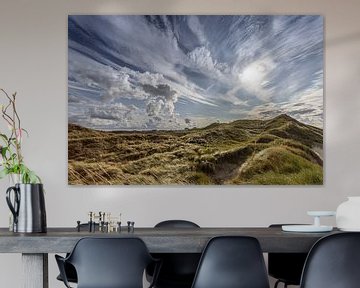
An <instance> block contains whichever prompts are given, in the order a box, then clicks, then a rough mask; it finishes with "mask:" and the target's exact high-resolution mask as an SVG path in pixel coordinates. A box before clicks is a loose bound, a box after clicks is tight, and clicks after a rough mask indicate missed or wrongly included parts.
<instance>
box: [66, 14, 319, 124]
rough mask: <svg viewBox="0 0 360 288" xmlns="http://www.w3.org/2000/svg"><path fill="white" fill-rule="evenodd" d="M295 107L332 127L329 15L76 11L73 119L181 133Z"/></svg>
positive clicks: (295, 112) (291, 111)
mask: <svg viewBox="0 0 360 288" xmlns="http://www.w3.org/2000/svg"><path fill="white" fill-rule="evenodd" d="M283 113H286V114H288V115H290V116H292V117H293V118H295V119H297V120H299V121H301V122H304V123H306V124H310V125H314V126H317V127H320V128H322V127H323V17H322V16H317V15H288V16H287V15H284V16H272V15H270V16H267V15H263V16H261V15H258V16H251V15H247V16H241V15H236V16H224V15H223V16H221V15H219V16H206V15H205V16H196V15H191V16H190V15H189V16H176V15H172V16H169V15H161V16H157V15H151V16H145V15H132V16H125V15H121V16H119V15H103V16H94V15H72V16H69V18H68V119H69V123H73V124H78V125H81V126H84V127H88V128H93V129H99V130H179V129H185V128H193V127H204V126H206V125H209V124H211V123H214V122H231V121H234V120H238V119H269V118H272V117H274V116H277V115H279V114H283Z"/></svg>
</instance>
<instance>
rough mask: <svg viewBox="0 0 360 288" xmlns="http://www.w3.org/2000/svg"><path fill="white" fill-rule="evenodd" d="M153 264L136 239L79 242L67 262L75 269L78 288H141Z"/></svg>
mask: <svg viewBox="0 0 360 288" xmlns="http://www.w3.org/2000/svg"><path fill="white" fill-rule="evenodd" d="M152 260H153V259H152V257H151V256H150V254H149V252H148V249H147V247H146V245H145V243H144V242H143V241H142V240H141V239H138V238H82V239H80V240H79V241H78V242H77V244H76V246H75V247H74V249H73V251H72V252H71V254H70V255H69V257H68V259H67V261H68V262H69V263H71V264H72V265H73V266H74V267H75V269H76V272H77V276H78V286H77V287H78V288H82V287H86V288H90V287H94V288H95V287H97V288H98V287H101V288H130V287H131V288H142V287H143V282H142V281H143V273H144V270H145V268H146V267H147V266H148V265H149V264H150V263H151V262H152Z"/></svg>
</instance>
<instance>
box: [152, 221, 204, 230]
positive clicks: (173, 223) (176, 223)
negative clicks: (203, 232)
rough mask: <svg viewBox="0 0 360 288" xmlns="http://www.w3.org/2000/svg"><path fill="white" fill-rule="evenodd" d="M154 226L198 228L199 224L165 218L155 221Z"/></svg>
mask: <svg viewBox="0 0 360 288" xmlns="http://www.w3.org/2000/svg"><path fill="white" fill-rule="evenodd" d="M155 228H200V226H199V225H197V224H196V223H194V222H191V221H188V220H165V221H162V222H159V223H157V224H156V225H155Z"/></svg>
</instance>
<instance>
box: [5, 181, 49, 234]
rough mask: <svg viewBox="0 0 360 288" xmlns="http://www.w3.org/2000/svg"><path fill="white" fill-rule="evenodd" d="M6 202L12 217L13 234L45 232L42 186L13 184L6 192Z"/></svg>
mask: <svg viewBox="0 0 360 288" xmlns="http://www.w3.org/2000/svg"><path fill="white" fill-rule="evenodd" d="M12 192H13V193H14V195H13V197H11V194H12ZM12 199H13V202H12ZM6 202H7V204H8V206H9V208H10V211H11V213H12V214H13V216H14V223H13V231H14V232H22V233H42V232H46V230H47V227H46V211H45V198H44V189H43V185H42V184H15V186H13V187H9V188H8V189H7V190H6Z"/></svg>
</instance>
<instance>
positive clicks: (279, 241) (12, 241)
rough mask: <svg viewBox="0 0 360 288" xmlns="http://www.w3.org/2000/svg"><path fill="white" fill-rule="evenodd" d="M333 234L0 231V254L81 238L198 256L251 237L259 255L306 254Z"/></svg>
mask: <svg viewBox="0 0 360 288" xmlns="http://www.w3.org/2000/svg"><path fill="white" fill-rule="evenodd" d="M333 233H338V231H337V230H334V231H333V232H330V233H293V232H283V231H282V230H281V228H279V227H276V228H235V227H234V228H182V229H179V228H176V229H174V228H172V229H169V228H135V230H134V232H130V233H129V232H128V231H127V229H126V228H124V229H122V232H120V233H119V232H112V233H103V232H99V231H98V232H88V231H81V232H77V229H76V228H48V232H47V233H33V234H29V233H28V234H20V233H13V232H9V231H8V229H6V228H0V253H65V252H70V251H71V250H72V248H73V247H74V245H75V243H76V242H77V241H78V240H79V239H80V238H82V237H139V238H141V239H142V240H144V242H145V243H146V245H147V247H148V249H149V251H150V252H152V253H165V252H168V253H201V251H202V250H203V248H204V246H205V244H206V243H207V241H208V240H209V239H210V238H212V237H215V236H221V235H243V236H252V237H255V238H257V239H258V240H259V242H260V245H261V247H262V250H263V252H295V253H298V252H308V251H309V250H310V248H311V247H312V245H313V244H314V243H315V242H316V241H317V240H318V239H320V238H321V237H323V236H325V235H329V234H333Z"/></svg>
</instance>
